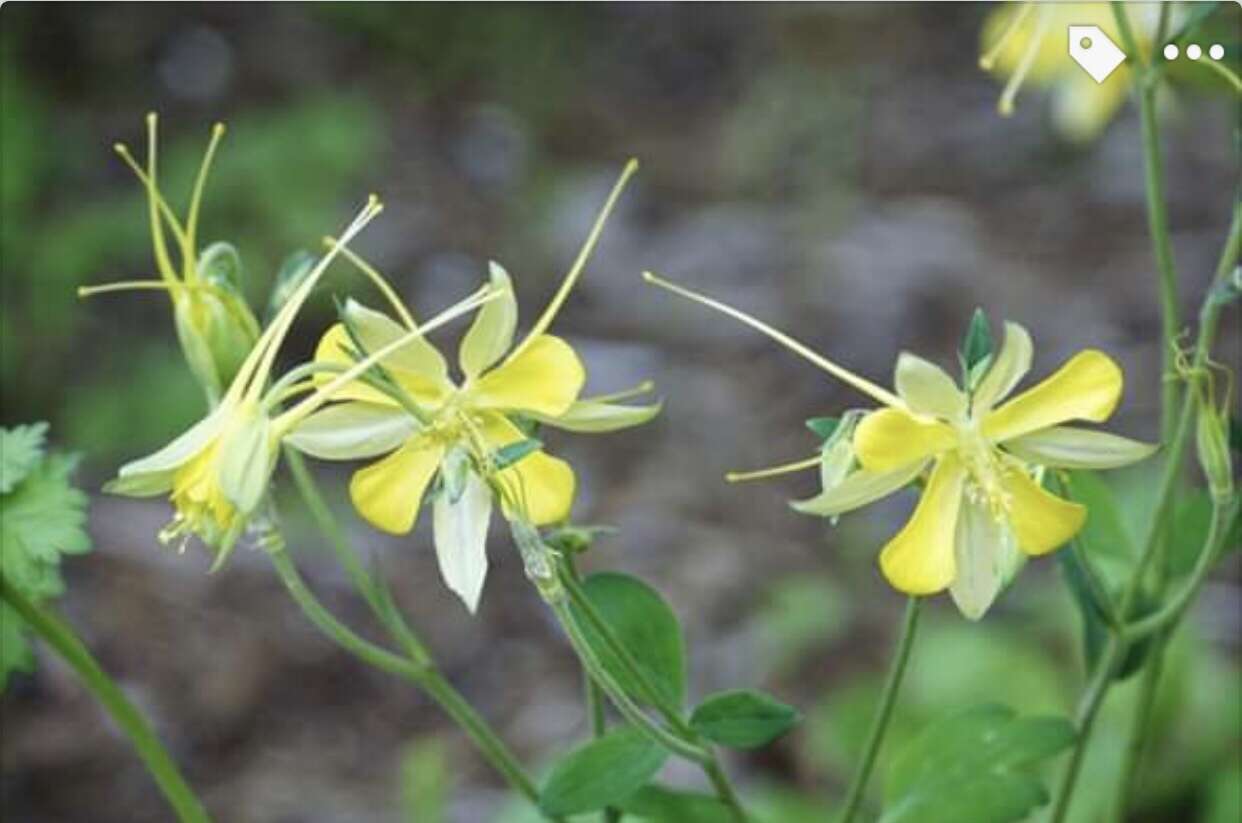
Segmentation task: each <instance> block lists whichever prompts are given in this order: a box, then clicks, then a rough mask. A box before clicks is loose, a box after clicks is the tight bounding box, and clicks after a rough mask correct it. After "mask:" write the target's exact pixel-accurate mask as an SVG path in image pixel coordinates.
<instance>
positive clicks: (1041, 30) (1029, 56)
mask: <svg viewBox="0 0 1242 823" xmlns="http://www.w3.org/2000/svg"><path fill="white" fill-rule="evenodd" d="M1047 31H1048V7H1046V6H1041V7H1040V9H1039V18H1038V20H1037V21H1036V23H1035V32H1034V34H1032V35H1031V42H1030V43H1028V44H1027V46H1026V51H1025V52H1023V54H1022V59H1021V60H1020V61H1019V62H1018V66H1017V68H1015V69H1014V71H1013V74H1011V75H1010V76H1009V82H1008V83H1006V84H1005V90H1004V91H1003V92H1001V96H1000V102H998V103H997V106H996V107H997V109H998V110H999V111H1000V113H1001V116H1003V117H1008V116H1010V115H1011V114H1013V101H1014V99H1015V98H1016V97H1017V96H1018V89H1020V88H1022V83H1023V81H1025V80H1026V75H1027V73H1028V72H1029V71H1030V70H1031V66H1033V65H1035V58H1036V56H1038V54H1039V47H1040V45H1041V44H1042V43H1043V42H1044V35H1045V34H1046V33H1047Z"/></svg>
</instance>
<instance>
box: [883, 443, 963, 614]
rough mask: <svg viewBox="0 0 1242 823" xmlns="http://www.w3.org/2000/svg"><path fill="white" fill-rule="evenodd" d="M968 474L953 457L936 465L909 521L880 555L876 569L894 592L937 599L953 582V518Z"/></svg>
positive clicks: (955, 565)
mask: <svg viewBox="0 0 1242 823" xmlns="http://www.w3.org/2000/svg"><path fill="white" fill-rule="evenodd" d="M965 477H966V472H965V470H964V469H963V468H962V464H961V462H959V461H958V459H957V458H956V457H954V456H953V455H951V454H950V455H946V456H945V457H943V458H941V459H940V460H939V461H937V463H936V466H935V468H933V469H932V473H931V477H930V478H929V479H928V481H927V488H926V489H924V490H923V496H922V497H920V498H919V503H918V506H916V507H915V509H914V514H913V515H911V517H910V521H909V522H908V523H906V525H905V526H904V527H903V528H902V530H901V531H900V532H898V533H897V536H896V537H894V538H893V539H892V540H890V541H889V542H888V545H887V546H885V547H884V550H883V551H881V552H880V569H881V570H882V571H883V572H884V577H885V578H886V579H887V580H888V582H889V583H890V584H892V586H893V588H895V589H897V590H898V591H903V592H905V593H907V594H917V595H924V594H935V593H936V592H938V591H943V590H944V589H945V588H947V587H948V586H949V584H950V583H952V582H953V579H954V577H956V576H957V563H956V561H955V559H954V553H955V544H956V541H955V535H956V533H957V517H958V513H959V511H960V510H961V507H962V483H963V481H964V480H965Z"/></svg>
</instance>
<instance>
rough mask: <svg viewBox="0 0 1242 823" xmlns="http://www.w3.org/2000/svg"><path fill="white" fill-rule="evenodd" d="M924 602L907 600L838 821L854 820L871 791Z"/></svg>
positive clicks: (848, 822) (845, 822) (913, 598)
mask: <svg viewBox="0 0 1242 823" xmlns="http://www.w3.org/2000/svg"><path fill="white" fill-rule="evenodd" d="M922 604H923V600H922V598H919V597H911V598H910V599H909V600H908V601H907V602H906V617H905V621H904V622H903V623H902V626H901V636H900V637H899V638H898V640H897V647H896V649H895V650H894V652H893V660H892V662H891V663H890V664H889V669H888V678H887V679H886V680H885V682H884V691H883V692H881V693H880V705H879V707H878V708H877V709H876V713H875V717H874V718H872V721H871V731H870V732H869V733H868V734H867V743H866V745H865V746H864V747H863V754H862V759H861V760H859V761H858V768H857V770H856V771H855V772H854V779H853V780H851V781H850V788H849V792H848V793H847V794H846V796H845V809H844V810H843V811H842V812H841V816H840V817H839V818H837V820H838V823H851V821H852V820H853V819H854V818H855V817H856V816H857V815H858V810H859V809H860V808H862V802H863V795H864V794H865V792H866V790H867V782H868V780H870V778H871V771H872V769H874V768H875V762H876V758H877V757H878V755H879V754H880V745H881V744H882V743H883V742H884V736H885V734H886V733H887V732H888V723H889V720H891V719H892V716H893V707H894V706H896V705H897V692H898V691H900V690H901V681H902V679H903V677H904V676H905V673H906V664H907V663H909V661H910V650H911V649H912V648H914V635H915V632H916V631H917V630H918V626H919V611H920V608H921V606H922Z"/></svg>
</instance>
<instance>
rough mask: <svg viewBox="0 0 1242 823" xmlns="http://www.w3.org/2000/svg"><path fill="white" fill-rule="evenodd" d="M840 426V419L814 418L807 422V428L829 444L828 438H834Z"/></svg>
mask: <svg viewBox="0 0 1242 823" xmlns="http://www.w3.org/2000/svg"><path fill="white" fill-rule="evenodd" d="M839 425H841V418H839V417H812V418H811V419H810V420H808V421H806V427H807V428H808V429H810V430H811V431H812V432H813V433H814V434H815V436H816V437H818V438H819V439H820V440H821V441H823V442H827V441H828V438H830V437H832V435H833V433H835V432H836V430H837V426H839Z"/></svg>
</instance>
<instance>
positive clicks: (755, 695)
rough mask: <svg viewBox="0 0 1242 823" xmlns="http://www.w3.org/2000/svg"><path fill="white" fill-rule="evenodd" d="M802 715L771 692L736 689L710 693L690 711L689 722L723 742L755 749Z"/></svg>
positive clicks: (779, 733) (736, 746) (792, 724)
mask: <svg viewBox="0 0 1242 823" xmlns="http://www.w3.org/2000/svg"><path fill="white" fill-rule="evenodd" d="M801 719H802V716H801V714H799V712H798V710H797V709H795V708H794V707H793V706H789V705H787V704H785V703H782V702H780V701H779V700H777V699H776V698H774V697H772V696H771V695H767V694H764V693H763V692H760V691H755V690H752V689H736V690H732V691H727V692H718V693H716V694H713V695H710V696H708V697H707V699H705V700H704V701H703V702H702V703H700V704H699V705H698V707H696V708H695V710H694V712H693V714H691V715H690V726H691V728H693V729H694V730H695V731H696V732H698V733H699V734H701V735H703V736H704V737H706V738H707V739H709V740H712V741H714V742H716V743H719V744H721V745H722V746H729V747H732V748H735V749H753V748H758V747H759V746H764V745H767V744H768V743H771V742H772V741H773V740H775V739H776V738H778V737H780V736H781V735H783V734H784V733H785V732H787V731H789V730H790V729H792V728H793V727H794V726H795V725H796V724H797V723H798V721H799V720H801Z"/></svg>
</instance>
